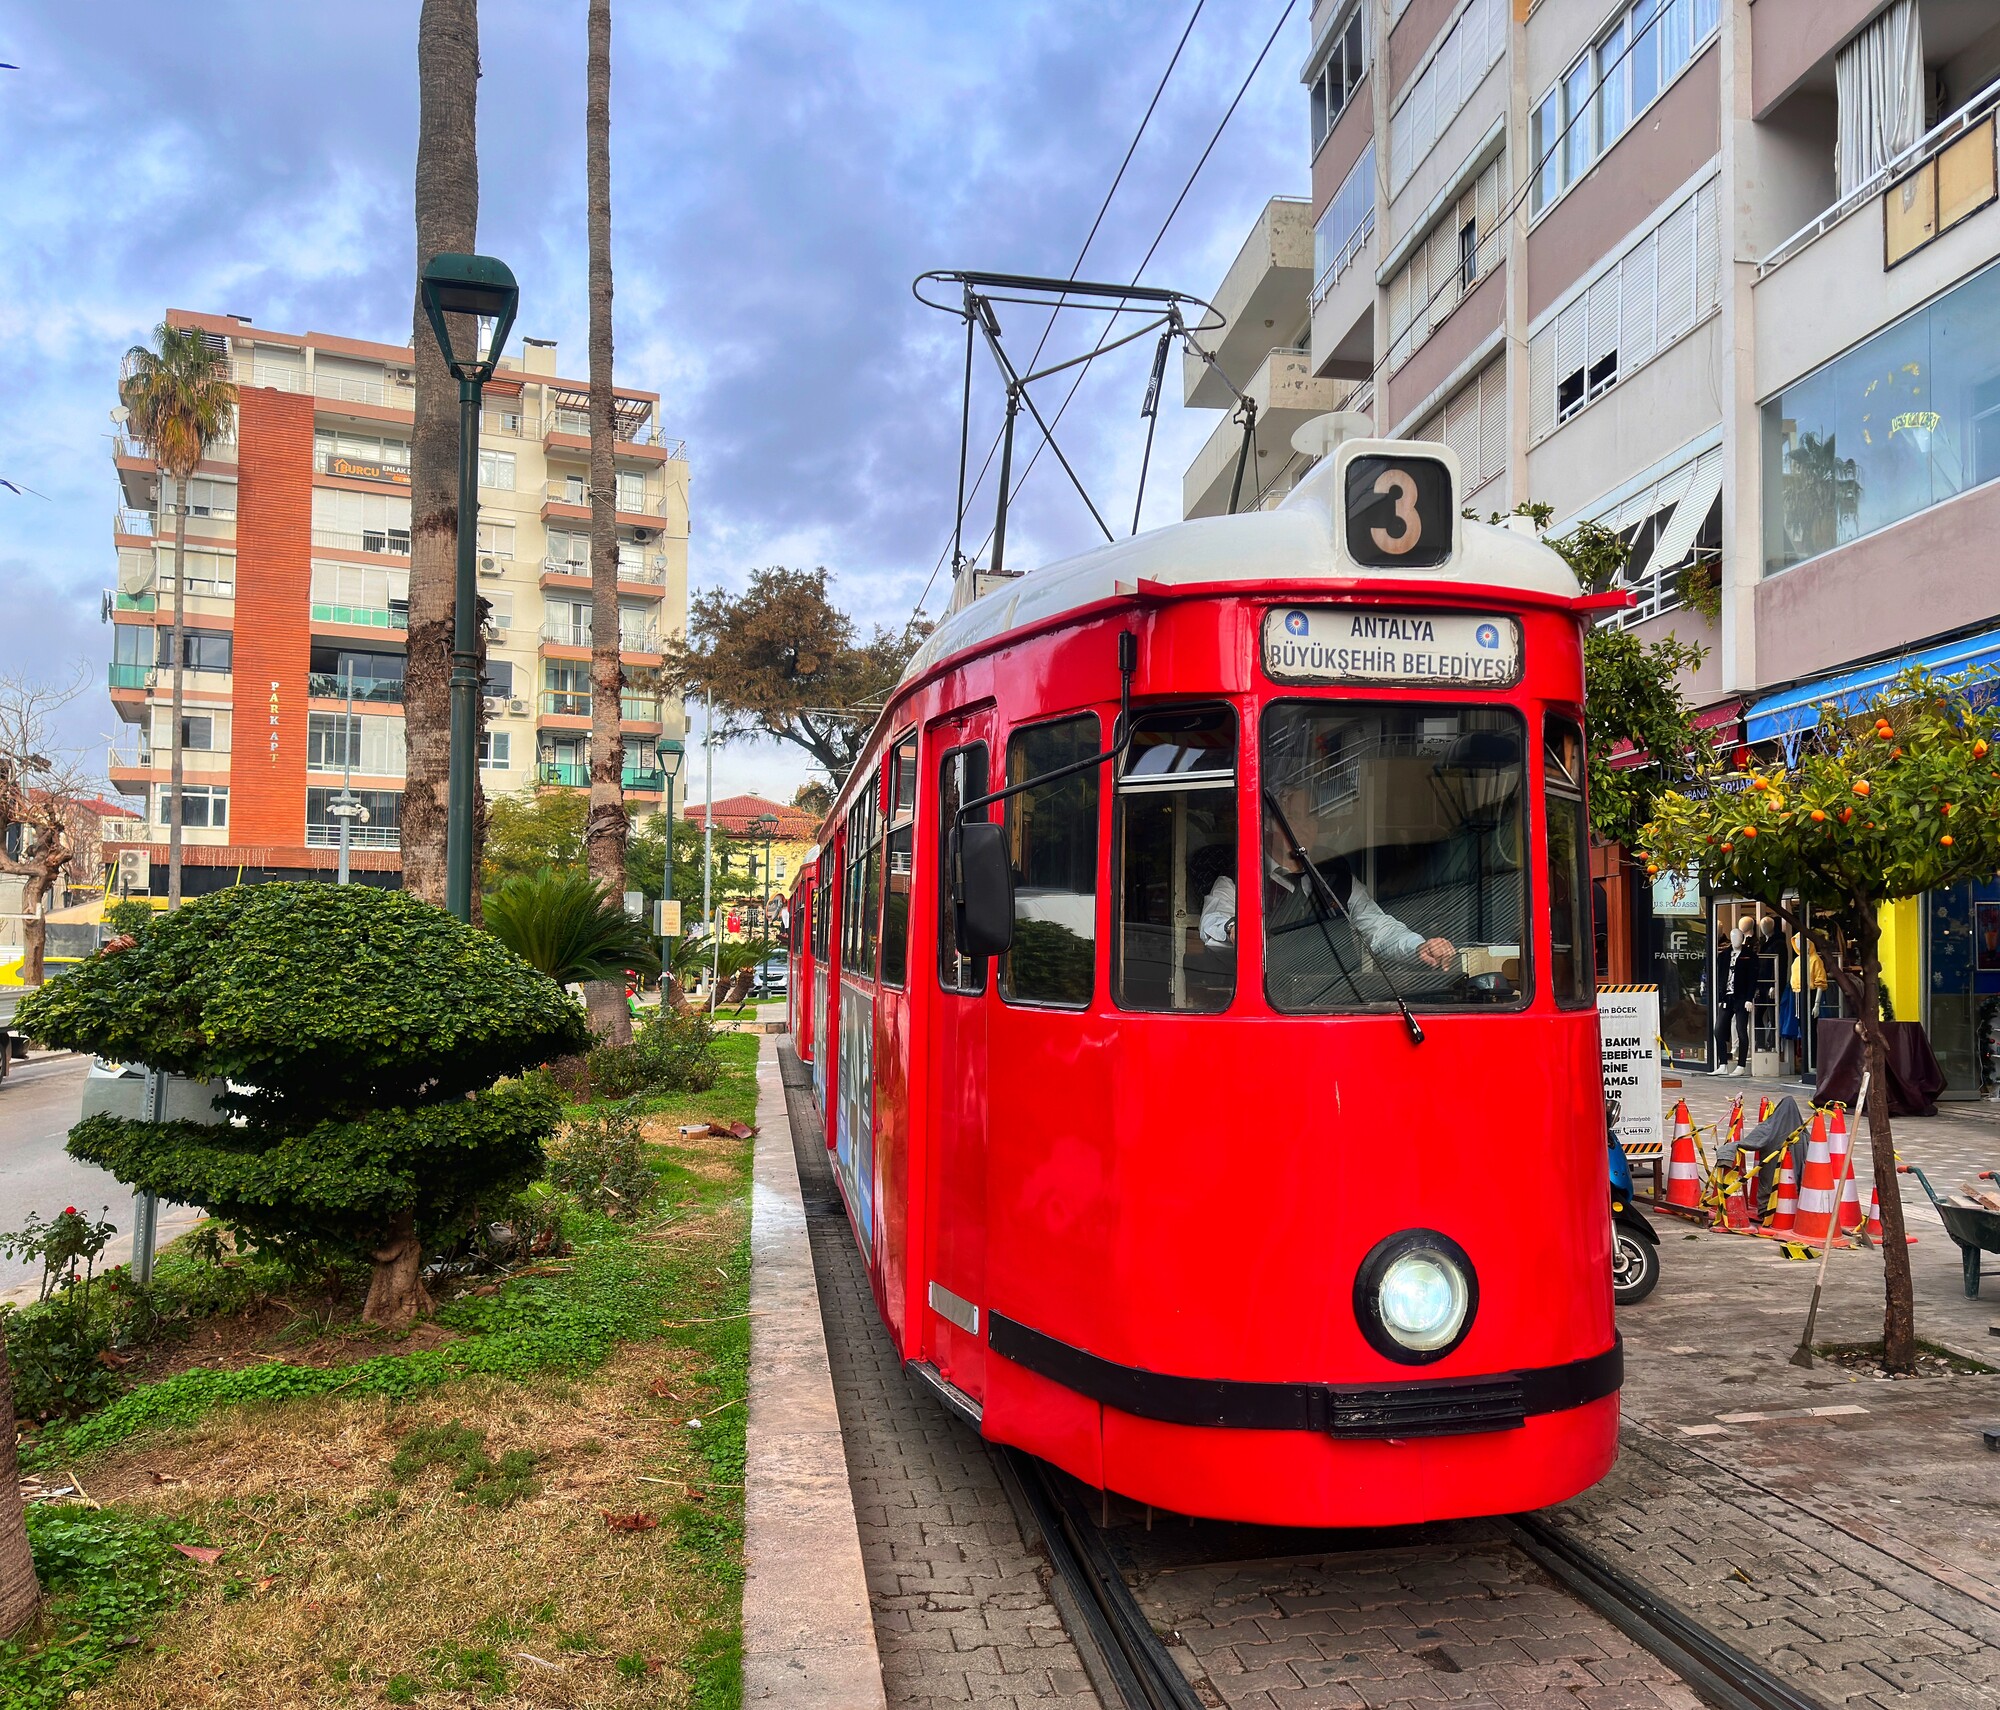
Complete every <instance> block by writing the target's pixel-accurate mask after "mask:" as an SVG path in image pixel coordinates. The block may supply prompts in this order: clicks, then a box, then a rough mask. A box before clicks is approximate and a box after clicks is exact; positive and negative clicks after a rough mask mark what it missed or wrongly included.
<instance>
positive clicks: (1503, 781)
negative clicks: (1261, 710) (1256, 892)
mask: <svg viewBox="0 0 2000 1710" xmlns="http://www.w3.org/2000/svg"><path fill="white" fill-rule="evenodd" d="M1526 734H1527V733H1526V730H1525V729H1524V728H1523V725H1522V722H1521V718H1520V715H1519V714H1517V713H1515V712H1513V711H1512V710H1510V709H1508V708H1505V707H1474V706H1450V705H1424V704H1421V703H1416V702H1407V701H1399V702H1397V703H1395V704H1394V705H1368V704H1364V703H1360V702H1355V701H1290V702H1281V703H1279V704H1277V705H1274V706H1272V707H1271V708H1269V709H1268V710H1267V711H1266V712H1265V714H1264V718H1263V734H1262V748H1263V768H1262V770H1263V779H1262V791H1261V795H1262V799H1261V801H1260V803H1259V814H1260V818H1261V820H1262V823H1263V905H1264V989H1265V991H1266V993H1267V994H1268V996H1269V997H1270V1000H1271V1007H1272V1008H1274V1009H1278V1010H1282V1011H1286V1012H1288V1013H1291V1014H1302V1013H1313V1012H1324V1011H1328V1010H1354V1009H1373V1008H1378V1007H1386V1006H1388V1005H1390V1004H1392V1003H1393V1002H1394V1001H1395V999H1396V996H1397V995H1398V994H1401V996H1402V997H1403V998H1404V999H1406V1000H1407V1001H1408V1002H1409V1003H1411V1004H1412V1005H1419V1006H1422V1007H1426V1008H1432V1009H1455V1008H1468V1007H1473V1006H1481V1007H1485V1006H1492V1005H1496V1004H1514V1003H1517V1002H1519V1001H1521V1000H1522V999H1523V998H1524V997H1525V994H1526V993H1527V992H1528V991H1529V990H1530V989H1531V988H1530V985H1529V982H1528V962H1527V956H1526V948H1527V945H1526V940H1527V919H1528V911H1527V870H1526V863H1525V861H1524V859H1523V855H1524V851H1525V848H1526V844H1525V837H1526V830H1527V814H1526V811H1525V802H1526V798H1525V792H1524V790H1523V787H1522V780H1523V773H1524V766H1523V758H1524V756H1523V750H1524V748H1525V740H1524V739H1525V737H1526ZM1307 862H1309V863H1310V864H1311V866H1312V868H1313V870H1314V871H1313V872H1312V873H1308V872H1307V870H1306V865H1305V863H1307Z"/></svg>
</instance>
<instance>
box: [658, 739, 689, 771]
mask: <svg viewBox="0 0 2000 1710" xmlns="http://www.w3.org/2000/svg"><path fill="white" fill-rule="evenodd" d="M653 752H654V753H655V754H657V755H658V756H659V757H660V771H661V773H662V774H663V775H664V776H666V777H669V778H678V777H679V776H680V773H681V760H682V759H683V757H684V756H685V755H686V753H687V745H686V744H685V743H684V742H682V741H681V739H680V738H679V737H678V736H662V737H661V738H659V740H658V741H656V742H655V743H654V744H653Z"/></svg>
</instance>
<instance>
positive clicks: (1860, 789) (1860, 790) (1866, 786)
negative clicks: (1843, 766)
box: [1854, 778, 1874, 796]
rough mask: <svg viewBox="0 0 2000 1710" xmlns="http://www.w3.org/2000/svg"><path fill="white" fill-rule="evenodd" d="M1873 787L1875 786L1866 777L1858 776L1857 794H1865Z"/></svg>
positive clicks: (1856, 782)
mask: <svg viewBox="0 0 2000 1710" xmlns="http://www.w3.org/2000/svg"><path fill="white" fill-rule="evenodd" d="M1873 788H1874V786H1873V785H1872V784H1870V783H1869V782H1868V780H1867V779H1866V778H1856V779H1855V780H1854V793H1855V794H1856V795H1857V796H1865V795H1866V794H1867V793H1868V792H1869V791H1870V790H1871V789H1873Z"/></svg>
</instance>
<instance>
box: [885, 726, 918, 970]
mask: <svg viewBox="0 0 2000 1710" xmlns="http://www.w3.org/2000/svg"><path fill="white" fill-rule="evenodd" d="M916 815H917V736H916V732H915V731H912V732H911V733H910V734H909V735H908V736H905V737H903V738H902V739H901V740H900V741H899V742H898V743H897V744H896V747H895V751H894V755H893V757H892V759H891V761H890V766H889V831H888V835H887V836H886V837H885V838H884V839H883V847H884V849H885V850H886V851H887V860H886V862H885V864H884V865H885V874H884V881H883V882H884V892H883V897H882V983H883V984H884V985H885V986H894V987H896V988H897V989H898V990H899V991H900V990H901V989H902V986H903V981H904V978H905V976H906V974H907V972H908V969H909V965H910V881H911V879H912V878H913V877H914V873H913V871H912V869H911V865H910V862H911V856H912V855H913V853H914V852H915V838H916V830H917V823H916Z"/></svg>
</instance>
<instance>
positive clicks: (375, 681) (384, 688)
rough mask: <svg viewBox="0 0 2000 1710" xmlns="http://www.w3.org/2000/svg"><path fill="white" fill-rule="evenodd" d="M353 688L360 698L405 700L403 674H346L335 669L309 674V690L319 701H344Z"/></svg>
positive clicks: (364, 699)
mask: <svg viewBox="0 0 2000 1710" xmlns="http://www.w3.org/2000/svg"><path fill="white" fill-rule="evenodd" d="M350 692H351V693H352V695H353V697H354V699H355V700H357V701H373V702H377V703H381V702H387V703H389V704H390V705H393V706H401V705H402V704H403V679H402V678H401V677H345V676H341V675H339V674H338V673H336V672H333V671H311V672H308V673H307V674H306V693H307V695H309V696H310V697H311V698H312V699H314V700H316V701H344V700H346V699H347V698H348V696H349V694H350Z"/></svg>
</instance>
